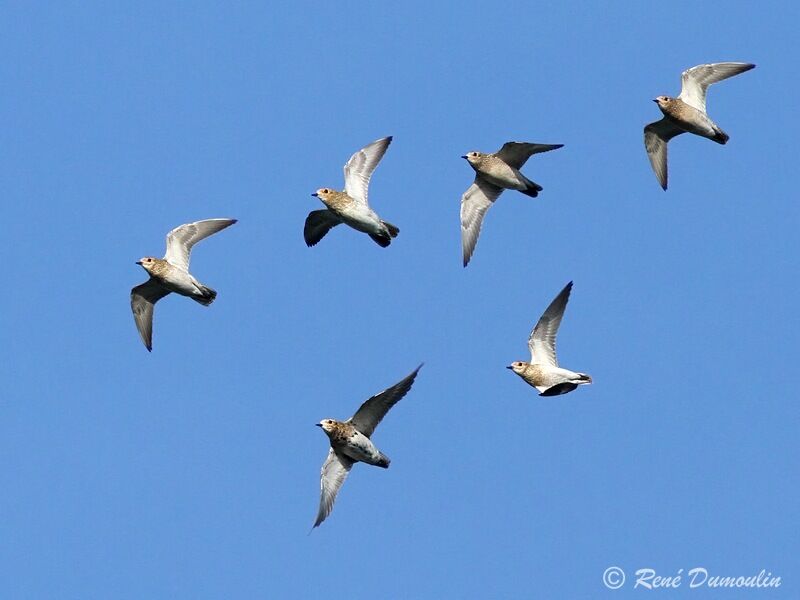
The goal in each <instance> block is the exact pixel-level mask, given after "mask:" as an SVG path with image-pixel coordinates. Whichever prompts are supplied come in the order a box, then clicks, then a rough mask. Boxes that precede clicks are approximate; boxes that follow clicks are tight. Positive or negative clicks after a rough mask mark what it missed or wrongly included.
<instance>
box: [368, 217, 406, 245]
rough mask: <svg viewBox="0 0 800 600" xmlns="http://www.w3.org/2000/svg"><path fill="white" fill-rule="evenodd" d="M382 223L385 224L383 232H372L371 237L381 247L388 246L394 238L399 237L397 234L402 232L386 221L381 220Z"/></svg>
mask: <svg viewBox="0 0 800 600" xmlns="http://www.w3.org/2000/svg"><path fill="white" fill-rule="evenodd" d="M381 225H383V227H384V231H382V232H381V233H370V234H369V237H371V238H372V239H373V240H374V241H375V243H376V244H378V245H379V246H380V247H381V248H386V247H387V246H388V245H389V244H391V243H392V238H396V237H397V234H398V233H400V230H399V229H398V228H397V227H395V226H394V225H392V224H391V223H387V222H386V221H381Z"/></svg>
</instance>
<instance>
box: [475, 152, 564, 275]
mask: <svg viewBox="0 0 800 600" xmlns="http://www.w3.org/2000/svg"><path fill="white" fill-rule="evenodd" d="M563 146H564V144H534V143H531V142H506V143H505V144H503V147H502V148H500V150H498V151H497V152H495V153H493V154H486V153H484V152H477V151H472V152H467V154H465V155H464V156H462V157H461V158H464V159H466V160H467V162H468V163H469V165H470V166H471V167H472V168H473V169H474V170H475V180H474V181H473V182H472V185H471V186H469V188H467V191H466V192H464V194H463V195H462V196H461V251H462V255H463V260H464V266H465V267H466V266H467V265H468V264H469V261H470V258H472V253H473V252H474V251H475V245H476V244H477V243H478V236H479V235H480V233H481V225H482V224H483V218H484V216H485V215H486V211H488V210H489V208H490V207H491V206H492V204H493V203H494V201H495V200H497V198H498V197H499V196H500V194H502V193H503V190H517V191H518V192H521V193H523V194H525V195H526V196H530V197H531V198H536V197H537V196H538V195H539V192H541V191H542V189H543V188H542V186H540V185H539V184H538V183H536V182H534V181H531V180H530V179H528V178H527V177H525V175H523V174H522V173H521V172H520V169H521V168H522V166H523V165H524V164H525V163H526V162H527V161H528V159H529V158H530V157H531V156H533V155H534V154H539V153H541V152H549V151H551V150H557V149H558V148H563Z"/></svg>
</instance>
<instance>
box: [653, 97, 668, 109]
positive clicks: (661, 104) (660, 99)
mask: <svg viewBox="0 0 800 600" xmlns="http://www.w3.org/2000/svg"><path fill="white" fill-rule="evenodd" d="M653 102H655V103H656V104H658V106H659V107H660V108H664V107H666V106H667V105H668V104H669V103H670V102H672V98H670V97H669V96H659V97H658V98H653Z"/></svg>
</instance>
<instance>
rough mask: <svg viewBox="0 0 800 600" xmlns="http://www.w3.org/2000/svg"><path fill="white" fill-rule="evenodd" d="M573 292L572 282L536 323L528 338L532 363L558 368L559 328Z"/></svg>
mask: <svg viewBox="0 0 800 600" xmlns="http://www.w3.org/2000/svg"><path fill="white" fill-rule="evenodd" d="M571 290H572V282H571V281H570V282H569V283H568V284H567V285H566V286H564V289H563V290H561V291H560V292H559V294H558V296H556V297H555V299H554V300H553V301H552V302H551V303H550V306H548V307H547V310H545V311H544V314H543V315H542V316H541V317H540V318H539V322H538V323H536V327H534V328H533V331H531V335H530V337H529V338H528V348H529V349H530V351H531V363H538V364H540V365H549V366H551V367H557V366H558V358H556V336H557V335H558V326H559V325H561V317H563V316H564V309H565V308H567V300H569V293H570V291H571Z"/></svg>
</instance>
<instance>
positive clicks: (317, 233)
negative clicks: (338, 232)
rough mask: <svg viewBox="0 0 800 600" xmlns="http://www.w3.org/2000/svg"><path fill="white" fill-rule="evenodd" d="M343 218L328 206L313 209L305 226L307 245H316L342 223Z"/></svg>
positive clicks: (304, 232)
mask: <svg viewBox="0 0 800 600" xmlns="http://www.w3.org/2000/svg"><path fill="white" fill-rule="evenodd" d="M341 222H342V221H341V219H339V217H337V216H336V214H335V213H333V212H331V211H329V210H328V209H327V208H323V209H322V210H312V211H311V212H310V213H308V216H307V217H306V224H305V227H303V237H304V238H305V240H306V245H307V246H314V245H315V244H316V243H317V242H319V241H320V240H321V239H322V238H324V237H325V234H326V233H328V232H329V231H330V230H331V229H332V228H334V227H336V226H337V225H338V224H339V223H341Z"/></svg>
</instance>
